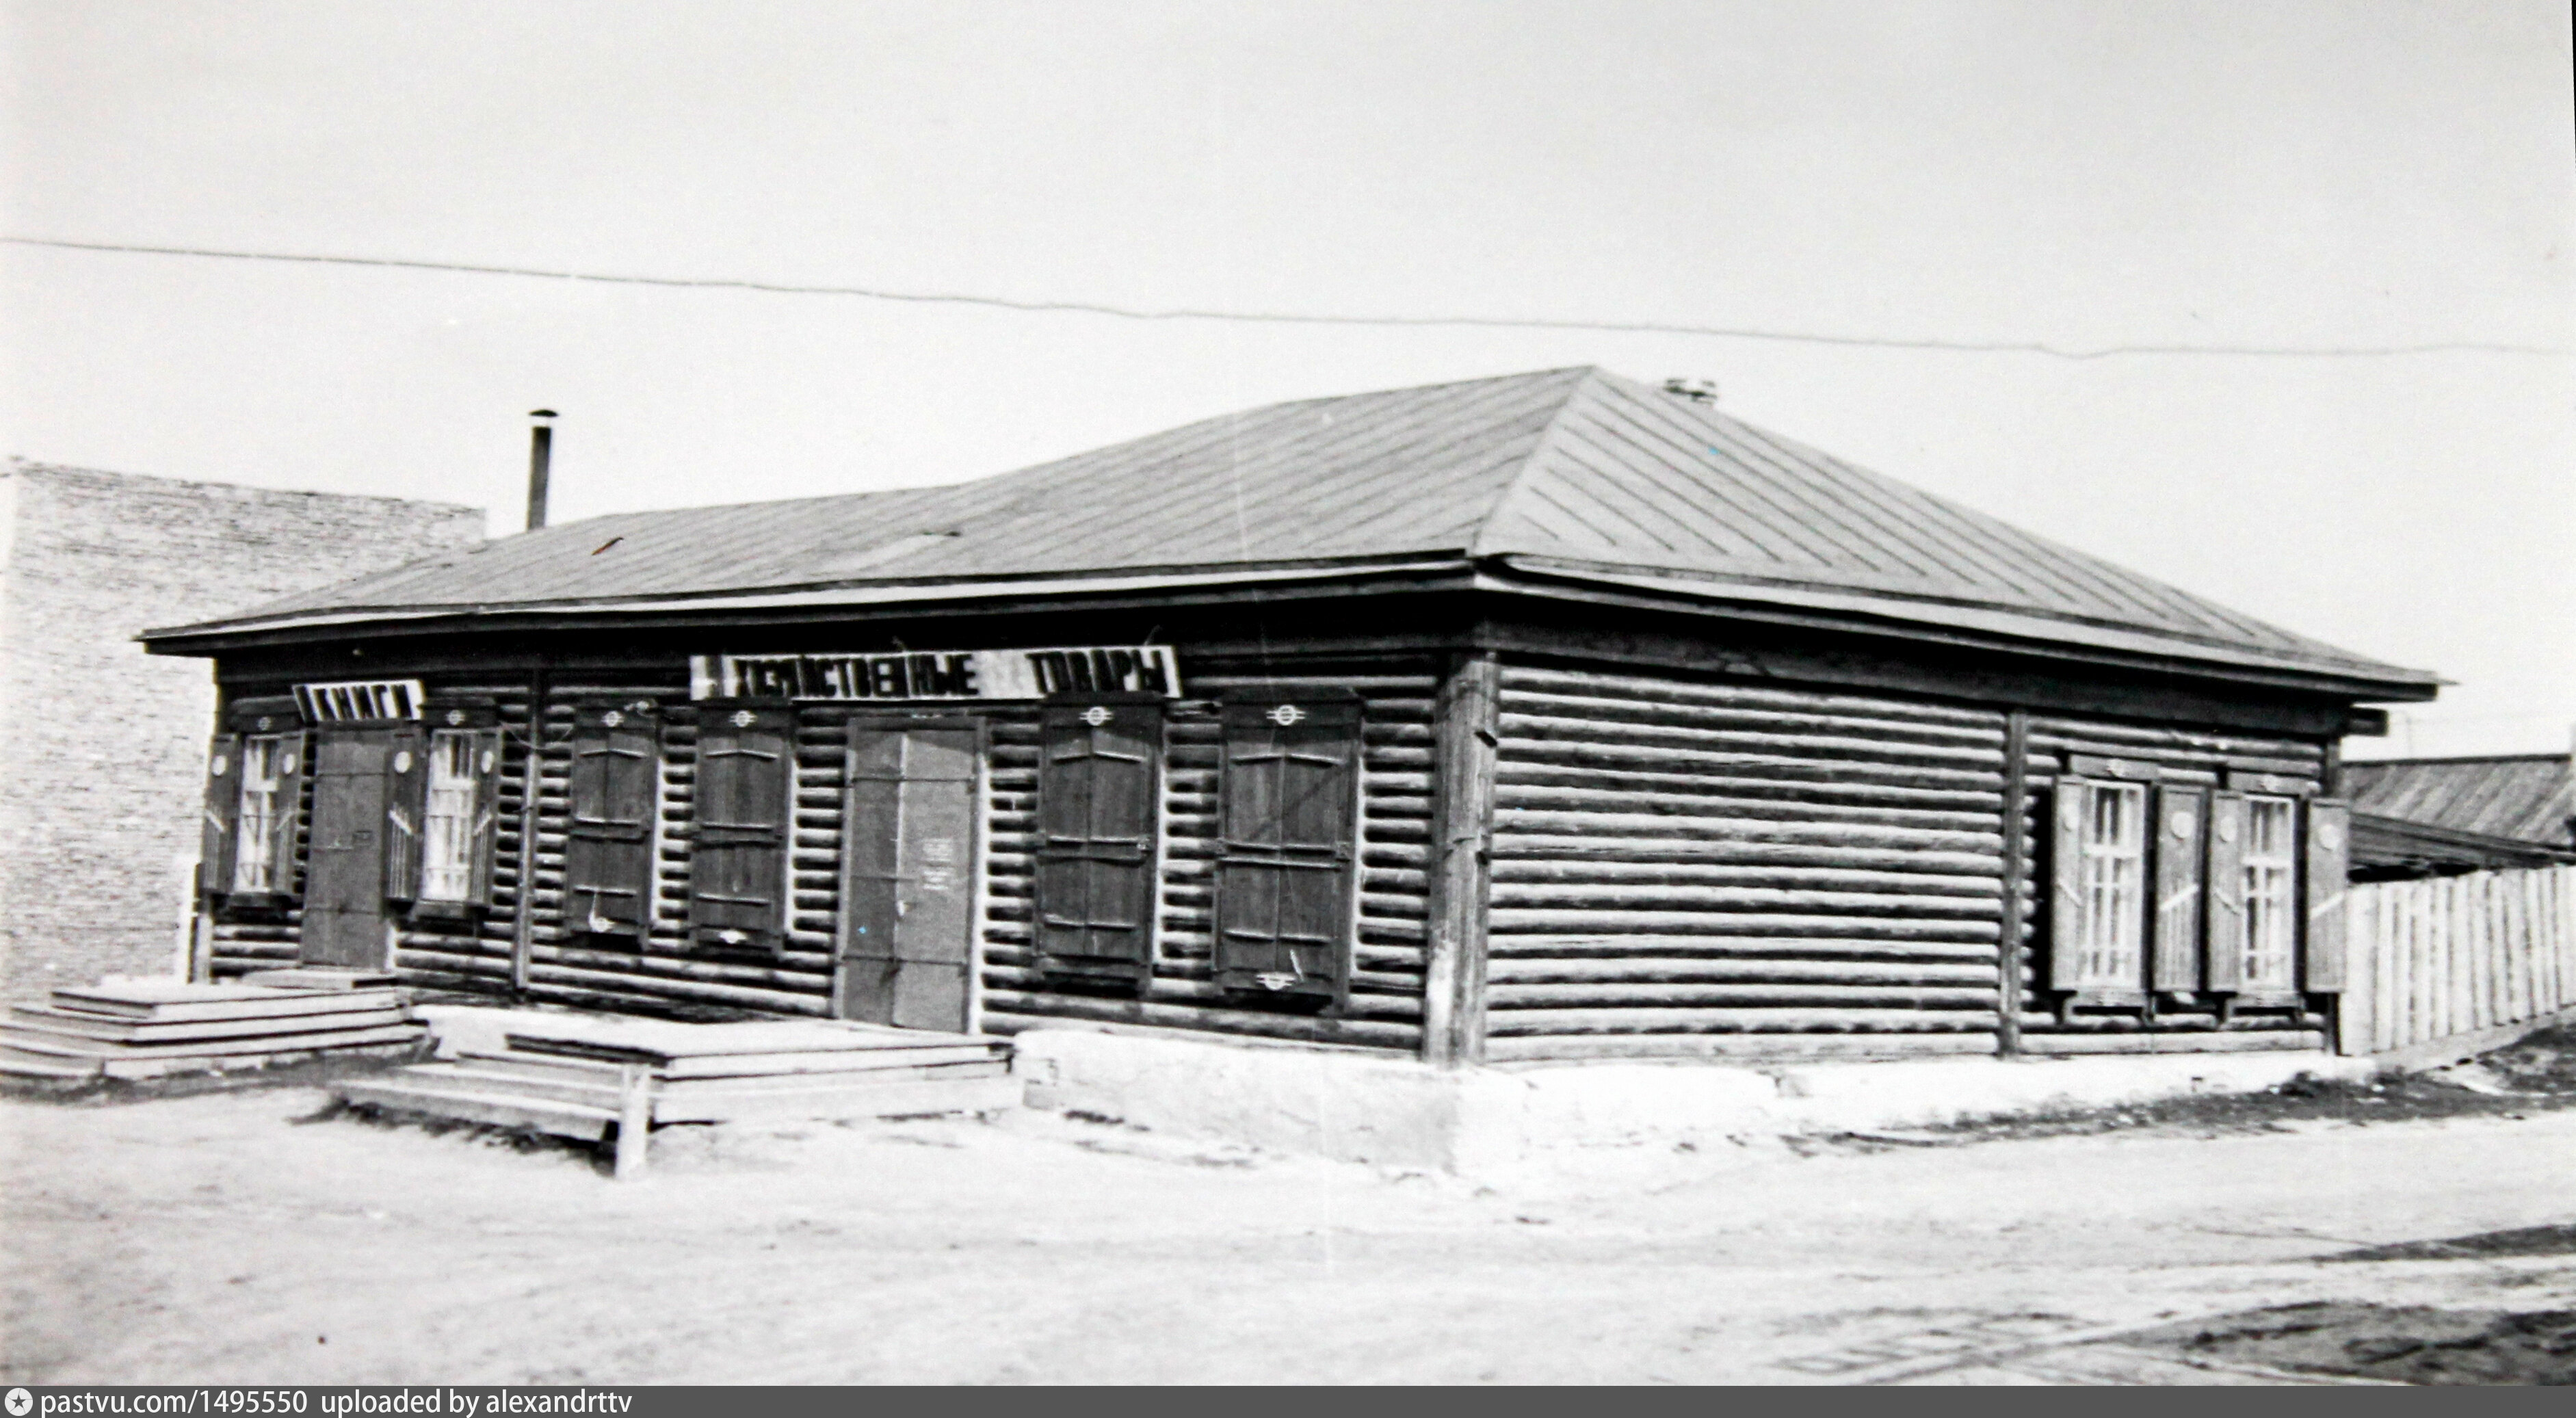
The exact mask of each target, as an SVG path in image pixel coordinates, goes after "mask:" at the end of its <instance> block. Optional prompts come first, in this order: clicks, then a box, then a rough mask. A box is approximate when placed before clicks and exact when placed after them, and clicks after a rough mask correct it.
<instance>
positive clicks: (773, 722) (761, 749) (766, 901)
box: [689, 701, 796, 950]
mask: <svg viewBox="0 0 2576 1418" xmlns="http://www.w3.org/2000/svg"><path fill="white" fill-rule="evenodd" d="M795 730H796V721H795V711H793V710H791V709H785V708H781V707H778V706H775V705H772V706H767V707H761V706H754V705H748V704H745V705H733V704H727V703H724V702H722V701H709V702H707V703H704V704H701V705H700V706H699V709H698V791H697V814H696V823H695V826H694V832H695V836H694V837H693V839H692V841H691V842H690V846H689V931H690V935H691V937H692V938H693V939H694V940H696V942H697V943H698V944H700V945H710V946H735V947H742V946H754V947H762V948H766V949H770V950H777V949H780V948H781V947H783V946H784V945H785V943H786V931H787V837H788V814H789V812H790V811H791V807H790V804H792V803H793V802H794V800H795V787H794V784H795V772H796V746H795Z"/></svg>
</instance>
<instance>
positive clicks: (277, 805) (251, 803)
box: [231, 734, 304, 895]
mask: <svg viewBox="0 0 2576 1418" xmlns="http://www.w3.org/2000/svg"><path fill="white" fill-rule="evenodd" d="M303 744H304V736H303V735H302V734H252V735H250V736H248V737H246V738H244V739H243V740H242V741H241V796H240V798H239V800H238V807H237V810H236V812H235V814H234V823H235V827H234V832H235V837H234V845H233V870H232V885H231V889H232V891H233V892H234V893H235V894H236V895H275V894H277V893H280V892H283V891H285V890H286V889H287V878H288V873H289V872H290V871H291V870H292V869H293V860H294V854H295V812H296V808H297V806H298V804H297V803H296V796H297V793H296V788H297V783H298V779H297V777H296V773H297V770H298V769H299V768H301V767H302V765H301V764H300V763H298V762H297V758H298V756H299V754H300V753H301V750H302V748H303Z"/></svg>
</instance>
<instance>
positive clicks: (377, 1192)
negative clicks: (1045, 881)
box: [0, 1088, 2576, 1384]
mask: <svg viewBox="0 0 2576 1418" xmlns="http://www.w3.org/2000/svg"><path fill="white" fill-rule="evenodd" d="M323 1104H324V1095H322V1094H321V1093H320V1092H318V1091H315V1090H311V1089H300V1088H297V1089H275V1090H269V1091H260V1092H250V1093H231V1094H213V1095H206V1096H200V1097H193V1098H179V1099H167V1100H162V1101H154V1102H145V1103H132V1104H125V1105H120V1106H112V1107H102V1106H65V1105H55V1104H44V1103H34V1102H25V1101H0V1149H5V1153H6V1155H5V1158H0V1264H5V1269H6V1281H5V1284H6V1300H5V1306H6V1308H5V1314H4V1315H0V1325H5V1328H0V1374H5V1378H6V1379H7V1380H8V1381H12V1382H45V1383H78V1382H123V1383H135V1382H149V1383H188V1384H198V1383H233V1382H271V1383H277V1382H298V1383H401V1382H432V1381H443V1382H449V1383H465V1382H485V1383H494V1382H519V1381H542V1382H570V1381H588V1382H634V1383H646V1382H678V1381H705V1382H763V1381H774V1382H826V1381H828V1382H869V1381H903V1382H931V1383H941V1382H1013V1381H1067V1382H1087V1381H1141V1382H1187V1381H1263V1380H1277V1381H1327V1382H1474V1381H1480V1380H1481V1381H1488V1382H1528V1383H1535V1382H1591V1381H1667V1382H1674V1383H1709V1382H1763V1383H1777V1382H1790V1383H1797V1382H1821V1383H1854V1382H1873V1381H1881V1382H1883V1381H1913V1382H1963V1381H1974V1382H2045V1381H2050V1380H2067V1379H2073V1380H2077V1381H2085V1382H2156V1381H2165V1380H2170V1379H2173V1378H2177V1377H2180V1378H2184V1379H2198V1380H2207V1379H2211V1378H2224V1377H2226V1375H2225V1374H2224V1373H2223V1372H2222V1371H2217V1370H2203V1371H2192V1370H2181V1369H2173V1368H2168V1369H2167V1370H2159V1369H2158V1368H2157V1367H2156V1365H2155V1364H2154V1363H2151V1362H2149V1361H2147V1360H2145V1359H2143V1358H2138V1357H2136V1356H2130V1357H2126V1358H2123V1357H2121V1355H2120V1353H2119V1352H2117V1351H2103V1350H2098V1349H2081V1348H2068V1347H2066V1345H2065V1344H2064V1343H2063V1341H2070V1340H2081V1339H2084V1338H2086V1337H2088V1336H2093V1335H2097V1334H2102V1333H2108V1332H2111V1331H2114V1330H2117V1329H2121V1328H2126V1327H2132V1326H2138V1325H2145V1324H2151V1323H2154V1322H2156V1321H2158V1320H2160V1319H2172V1318H2185V1319H2188V1318H2193V1317H2197V1316H2201V1315H2206V1314H2215V1313H2218V1312H2222V1311H2231V1310H2242V1309H2247V1308H2251V1307H2254V1306H2259V1305H2268V1304H2282V1303H2290V1302H2295V1301H2303V1300H2315V1299H2363V1300H2378V1301H2386V1302H2389V1303H2404V1304H2429V1305H2449V1306H2453V1307H2461V1306H2467V1307H2479V1306H2484V1307H2489V1308H2497V1307H2502V1308H2511V1309H2517V1310H2532V1309H2542V1308H2549V1307H2558V1308H2565V1307H2568V1306H2569V1305H2570V1304H2571V1302H2576V1257H2571V1256H2569V1255H2565V1254H2556V1255H2549V1254H2543V1255H2521V1256H2506V1257H2501V1258H2483V1259H2467V1260H2440V1259H2435V1260H2422V1259H2403V1260H2394V1261H2381V1262H2361V1263H2355V1262H2335V1261H2326V1260H2323V1259H2322V1258H2324V1257H2328V1256H2332V1255H2334V1254H2336V1253H2339V1252H2345V1251H2349V1250H2351V1249H2353V1248H2356V1247H2361V1246H2368V1245H2378V1244H2387V1243H2393V1242H2402V1241H2409V1240H2417V1239H2422V1238H2427V1237H2439V1236H2452V1235H2460V1234H2465V1233H2471V1232H2478V1231H2486V1230H2497V1229H2503V1228H2510V1227H2523V1226H2537V1225H2543V1224H2550V1223H2561V1222H2566V1221H2569V1220H2571V1219H2576V1165H2571V1164H2576V1112H2554V1113H2538V1114H2535V1115H2533V1116H2531V1117H2529V1118H2527V1119H2519V1120H2517V1119H2510V1118H2474V1119H2452V1120H2447V1121H2419V1122H2399V1123H2389V1124H2378V1125H2372V1126H2353V1125H2350V1124H2345V1123H2314V1124H2299V1125H2297V1130H2295V1131H2291V1132H2283V1133H2267V1134H2261V1135H2251V1136H2223V1137H2216V1138H2191V1137H2177V1136H2156V1135H2139V1134H2115V1135H2109V1136H2097V1137H2054V1138H2041V1139H2036V1140H2014V1141H2000V1142H1984V1143H1978V1144H1975V1145H1966V1146H1941V1147H1893V1148H1889V1149H1887V1150H1883V1151H1868V1152H1862V1151H1855V1150H1850V1149H1829V1150H1827V1151H1826V1152H1824V1153H1822V1154H1820V1155H1815V1156H1809V1157H1800V1156H1796V1155H1794V1154H1791V1153H1788V1152H1766V1153H1762V1154H1745V1155H1729V1156H1707V1155H1696V1154H1673V1155H1667V1156H1661V1157H1657V1158H1653V1159H1647V1158H1639V1157H1626V1158H1621V1159H1618V1161H1617V1164H1616V1165H1602V1166H1595V1167H1591V1168H1587V1169H1585V1170H1584V1171H1582V1172H1579V1173H1576V1172H1558V1173H1554V1174H1548V1175H1536V1174H1533V1175H1525V1176H1521V1177H1517V1178H1514V1179H1512V1180H1510V1181H1509V1182H1508V1184H1503V1185H1496V1186H1490V1187H1483V1188H1479V1187H1476V1186H1471V1185H1468V1184H1465V1183H1461V1182H1458V1181H1456V1180H1454V1179H1447V1178H1435V1177H1428V1176H1402V1175H1400V1176H1390V1175H1385V1174H1381V1173H1378V1172H1373V1171H1370V1170H1368V1169H1365V1168H1361V1167H1355V1166H1345V1165H1340V1164H1329V1163H1321V1162H1313V1161H1306V1160H1300V1159H1288V1158H1278V1157H1271V1156H1266V1155H1261V1154H1254V1153H1249V1152H1245V1151H1241V1150H1236V1149H1229V1148H1223V1147H1216V1146H1201V1145H1196V1144H1192V1143H1189V1142H1186V1141H1180V1140H1175V1139H1169V1138H1164V1137H1159V1136H1156V1135H1152V1134H1143V1133H1138V1132H1135V1131H1133V1130H1129V1129H1124V1128H1119V1127H1114V1126H1108V1125H1101V1124H1091V1123H1082V1122H1075V1121H1068V1120H1065V1119H1061V1118H1055V1117H1052V1116H1049V1115H1038V1114H1030V1115H1024V1116H1020V1117H1017V1118H1014V1119H1012V1120H1009V1121H1007V1122H1005V1123H1003V1124H999V1125H989V1124H975V1123H971V1122H938V1123H908V1124H874V1125H868V1126H865V1127H857V1128H840V1127H833V1126H819V1127H809V1128H800V1129H790V1130H786V1131H785V1133H784V1134H778V1133H751V1134H741V1135H735V1136H728V1137H722V1138H712V1139H711V1138H709V1137H707V1136H704V1135H701V1136H700V1137H697V1138H694V1139H690V1138H675V1137H671V1136H669V1135H667V1134H666V1136H665V1138H664V1139H663V1140H661V1141H659V1142H657V1147H658V1148H659V1149H660V1150H659V1153H658V1155H657V1158H656V1161H655V1164H654V1168H653V1171H652V1172H651V1174H650V1175H648V1176H647V1177H646V1178H645V1179H643V1180H641V1181H638V1182H632V1183H626V1184H617V1183H612V1182H610V1181H608V1180H606V1179H605V1178H603V1177H602V1176H600V1175H599V1174H598V1172H597V1171H596V1170H595V1169H594V1167H593V1165H592V1164H591V1162H590V1161H589V1159H587V1158H585V1157H581V1156H578V1155H575V1154H572V1153H568V1152H564V1151H560V1150H543V1151H534V1152H524V1151H515V1150H512V1149H511V1148H509V1147H507V1146H504V1145H500V1144H499V1143H498V1142H496V1141H495V1140H494V1139H493V1138H491V1137H490V1136H489V1135H484V1134H477V1133H472V1132H454V1133H447V1134H442V1135H434V1134H432V1133H429V1132H426V1131H423V1130H421V1129H418V1128H414V1127H389V1126H385V1125H381V1124H371V1123H366V1122H361V1121H358V1120H355V1119H352V1118H347V1117H340V1118H329V1119H326V1120H323V1121H318V1122H310V1123H303V1124H299V1123H298V1121H297V1120H298V1119H301V1118H306V1117H309V1116H311V1115H313V1114H315V1113H317V1112H318V1111H320V1110H321V1109H322V1107H323ZM2106 1356H2107V1357H2106ZM2088 1365H2089V1366H2090V1367H2089V1368H2088V1367H2087V1366H2088ZM2052 1366H2053V1367H2052Z"/></svg>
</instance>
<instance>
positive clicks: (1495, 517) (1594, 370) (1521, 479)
mask: <svg viewBox="0 0 2576 1418" xmlns="http://www.w3.org/2000/svg"><path fill="white" fill-rule="evenodd" d="M1575 370H1581V371H1582V372H1583V377H1582V378H1580V379H1577V380H1575V381H1574V382H1573V383H1572V384H1569V385H1567V386H1566V390H1565V397H1564V398H1562V399H1560V400H1558V401H1557V405H1556V412H1554V413H1552V414H1549V415H1548V416H1547V424H1546V426H1545V427H1543V428H1541V429H1540V430H1539V431H1538V437H1537V438H1535V439H1532V440H1531V441H1530V446H1529V451H1528V452H1527V453H1524V454H1522V455H1521V459H1520V466H1519V467H1517V468H1514V469H1513V470H1512V475H1511V477H1509V478H1508V479H1506V480H1505V481H1504V483H1503V488H1502V491H1500V492H1498V493H1496V494H1494V500H1493V502H1492V503H1491V504H1489V505H1488V506H1487V507H1486V508H1485V511H1484V513H1483V515H1481V516H1479V517H1477V518H1476V521H1475V527H1476V534H1475V535H1474V536H1472V537H1469V538H1468V539H1467V559H1468V560H1470V561H1474V560H1476V559H1478V558H1480V557H1486V556H1491V555H1493V554H1494V548H1493V547H1492V546H1491V545H1490V544H1489V539H1490V538H1491V537H1492V536H1493V535H1494V528H1495V526H1496V525H1497V524H1498V523H1500V522H1501V521H1502V520H1503V514H1504V512H1505V511H1507V510H1509V509H1510V507H1511V506H1512V504H1513V502H1514V501H1515V500H1516V499H1518V498H1520V497H1521V496H1522V495H1523V494H1524V492H1525V491H1526V490H1527V486H1528V483H1529V479H1530V473H1531V471H1532V470H1533V469H1535V468H1537V467H1538V466H1539V462H1540V455H1542V454H1544V453H1546V452H1547V451H1548V450H1549V449H1550V448H1552V447H1554V446H1555V444H1556V441H1557V438H1558V436H1559V434H1560V433H1561V432H1562V431H1563V430H1564V428H1565V422H1566V420H1565V416H1566V414H1567V413H1568V412H1569V411H1570V410H1572V409H1573V407H1574V406H1575V405H1576V404H1578V403H1580V402H1582V400H1583V396H1584V394H1585V393H1587V392H1588V391H1590V390H1591V388H1592V386H1593V385H1595V384H1597V383H1599V382H1600V381H1601V378H1602V376H1603V374H1604V373H1605V371H1604V370H1603V369H1602V368H1601V366H1599V365H1597V364H1574V365H1567V366H1566V367H1565V368H1564V369H1562V370H1555V369H1550V370H1541V371H1537V372H1538V373H1542V374H1564V373H1571V372H1573V371H1575Z"/></svg>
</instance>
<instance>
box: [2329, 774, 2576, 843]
mask: <svg viewBox="0 0 2576 1418" xmlns="http://www.w3.org/2000/svg"><path fill="white" fill-rule="evenodd" d="M2343 772H2344V788H2345V791H2346V792H2347V793H2349V794H2350V795H2351V797H2352V803H2353V808H2354V810H2355V811H2360V812H2371V813H2377V814H2379V815H2381V816H2383V817H2395V818H2403V819H2405V820H2407V821H2410V822H2429V823H2432V824H2434V825H2435V826H2438V827H2448V828H2452V829H2454V830H2457V831H2461V832H2478V833H2484V834H2486V835H2487V836H2490V837H2511V838H2516V839H2519V840H2521V841H2525V842H2549V843H2555V844H2560V845H2565V844H2568V843H2570V842H2571V841H2576V836H2571V833H2570V830H2569V826H2568V819H2569V818H2570V817H2571V816H2576V771H2571V769H2570V767H2569V760H2568V756H2567V755H2566V754H2563V753H2560V754H2516V755H2511V756H2504V757H2491V758H2410V759H2382V760H2379V761H2377V762H2367V763H2348V764H2346V765H2344V770H2343Z"/></svg>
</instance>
